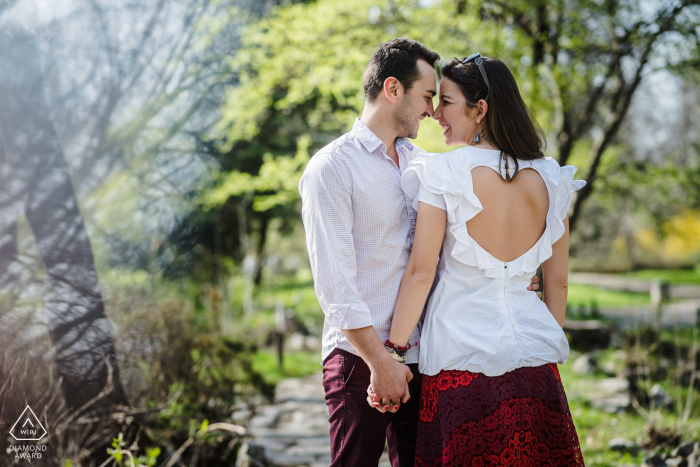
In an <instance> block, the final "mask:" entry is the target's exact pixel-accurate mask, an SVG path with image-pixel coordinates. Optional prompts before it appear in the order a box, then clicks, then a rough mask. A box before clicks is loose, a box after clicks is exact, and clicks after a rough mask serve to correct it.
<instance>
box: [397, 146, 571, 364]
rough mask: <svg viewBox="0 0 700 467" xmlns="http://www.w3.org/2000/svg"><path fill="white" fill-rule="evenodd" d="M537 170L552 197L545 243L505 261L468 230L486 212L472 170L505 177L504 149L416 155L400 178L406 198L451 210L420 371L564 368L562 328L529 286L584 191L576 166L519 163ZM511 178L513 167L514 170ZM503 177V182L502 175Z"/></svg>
mask: <svg viewBox="0 0 700 467" xmlns="http://www.w3.org/2000/svg"><path fill="white" fill-rule="evenodd" d="M518 163H519V165H520V169H521V170H522V169H534V170H535V171H537V172H538V173H539V174H540V176H541V177H542V179H543V181H544V183H545V185H546V187H547V191H548V193H549V210H548V212H547V217H546V222H545V223H546V225H545V230H544V233H543V234H542V237H541V238H540V239H539V240H538V241H537V243H535V245H534V246H533V247H532V248H530V249H529V250H528V251H527V252H526V253H524V254H523V255H521V256H520V257H518V258H517V259H515V260H513V261H508V262H503V261H500V260H498V259H497V258H495V257H494V256H492V255H491V254H489V253H488V252H487V251H486V250H484V249H483V248H482V247H481V246H480V245H479V244H478V243H477V242H476V241H474V239H473V238H471V236H470V235H469V232H468V230H467V221H468V220H470V219H471V218H473V217H474V216H476V215H477V214H478V213H479V212H480V211H481V210H482V206H481V202H480V201H479V199H478V198H477V197H476V195H475V193H474V187H473V183H472V177H471V171H472V169H474V168H475V167H490V168H492V169H493V170H495V171H496V172H498V173H501V174H503V175H504V174H505V168H503V167H501V155H500V151H494V150H487V149H478V148H474V147H466V148H460V149H457V150H455V151H451V152H448V153H444V154H434V155H427V154H426V155H425V156H421V157H416V158H414V160H413V161H412V162H411V163H410V164H409V165H408V167H407V168H406V170H405V171H404V174H403V179H402V186H403V188H404V191H405V192H406V194H407V195H409V196H410V197H411V198H412V199H413V200H414V207H415V208H417V207H418V202H424V203H427V204H430V205H432V206H435V207H438V208H440V209H443V210H445V211H446V214H447V229H446V232H445V238H444V241H443V245H442V248H443V254H442V256H441V258H440V262H439V263H438V276H439V279H440V280H439V282H438V285H437V287H436V289H435V292H434V293H433V295H432V297H431V298H430V301H429V302H428V307H427V312H426V316H425V323H424V325H423V328H422V335H421V354H420V363H419V370H420V372H421V373H423V374H427V375H435V374H437V373H439V372H440V370H461V371H465V370H466V371H471V372H474V373H483V374H485V375H487V376H499V375H502V374H504V373H506V372H508V371H512V370H514V369H516V368H521V367H523V366H539V365H543V364H545V363H555V362H558V363H564V362H565V361H566V359H567V358H568V354H569V345H568V342H567V340H566V336H565V335H564V332H563V331H562V329H561V326H559V324H558V323H557V321H556V320H555V319H554V317H553V316H552V314H551V313H550V312H549V310H548V309H547V306H546V305H545V304H544V303H543V302H542V301H541V300H540V299H538V298H537V295H536V293H535V292H529V291H528V290H527V287H528V286H529V285H530V279H531V278H532V276H533V275H534V274H535V271H537V268H538V267H539V265H540V264H542V263H543V262H544V261H546V260H547V259H548V258H550V257H551V256H552V245H553V244H554V243H555V242H556V241H557V240H559V239H560V238H561V237H562V235H564V232H565V228H564V223H563V221H564V219H565V217H566V214H567V211H568V209H569V205H570V204H571V192H572V191H575V190H578V189H580V188H581V187H583V186H584V185H585V182H583V181H581V180H573V176H574V173H575V172H576V168H575V167H573V166H565V167H559V164H558V163H557V162H556V161H554V160H553V159H551V158H543V159H536V160H534V161H518ZM509 166H510V169H511V175H513V170H512V168H513V166H514V164H509ZM503 175H502V176H503Z"/></svg>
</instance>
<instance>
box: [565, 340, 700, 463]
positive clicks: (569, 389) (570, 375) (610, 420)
mask: <svg viewBox="0 0 700 467" xmlns="http://www.w3.org/2000/svg"><path fill="white" fill-rule="evenodd" d="M579 356H580V354H579V353H578V352H576V351H572V352H571V355H570V356H569V360H568V361H567V363H565V364H563V365H559V372H560V374H561V379H562V383H563V385H564V389H565V391H566V395H567V398H568V401H569V408H570V409H571V415H572V417H573V420H574V425H575V426H576V431H577V433H578V436H579V442H580V443H581V450H582V452H583V456H584V460H585V462H586V465H587V466H597V467H614V466H619V465H620V464H631V465H640V463H641V460H642V458H643V457H644V456H645V455H646V453H645V451H644V450H640V452H639V454H637V455H634V456H633V455H630V454H625V455H622V454H619V453H617V452H614V451H610V449H609V448H608V442H609V441H610V440H611V439H613V438H625V439H629V440H631V441H633V442H635V443H636V444H637V445H640V446H641V445H642V444H643V443H644V441H645V439H646V438H647V435H648V434H647V421H646V420H645V419H644V418H643V417H642V416H640V415H639V414H638V413H637V412H636V411H634V409H632V410H631V411H625V412H621V413H606V412H604V411H602V410H598V409H596V408H595V407H592V406H591V403H590V402H591V401H590V399H591V395H593V394H596V393H597V392H598V389H597V383H598V381H600V380H601V379H602V378H606V377H607V376H606V375H605V374H603V373H602V372H601V373H598V374H594V375H579V374H576V373H574V372H573V370H572V366H573V362H574V361H575V360H576V358H577V357H579ZM595 356H596V357H597V359H598V361H599V365H600V366H601V367H602V366H603V365H604V364H605V362H607V361H610V360H614V355H613V349H610V350H606V351H600V352H596V353H595ZM617 363H618V364H619V363H621V362H617ZM662 386H663V387H664V388H665V389H666V390H667V391H668V393H669V394H670V395H671V396H676V395H682V396H685V395H686V394H687V393H686V391H685V390H681V392H680V394H679V393H678V391H679V389H681V388H679V387H678V386H674V385H673V383H672V381H670V380H668V381H663V382H662ZM697 411H698V409H697V404H696V409H695V410H694V412H696V413H695V414H694V416H693V417H692V418H693V419H697ZM657 415H658V416H659V419H658V420H657V423H659V424H660V425H661V426H664V427H672V426H674V423H675V421H676V416H675V414H674V413H672V412H666V411H659V412H657ZM689 428H690V430H689V431H688V432H686V433H685V436H687V437H690V438H692V439H697V438H698V436H699V435H700V433H699V429H698V425H697V424H695V425H693V426H692V427H689Z"/></svg>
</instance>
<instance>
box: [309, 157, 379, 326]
mask: <svg viewBox="0 0 700 467" xmlns="http://www.w3.org/2000/svg"><path fill="white" fill-rule="evenodd" d="M344 169H345V168H344V166H343V165H342V164H341V163H340V162H339V161H337V160H335V159H334V154H333V153H327V154H317V155H315V156H314V157H312V158H311V161H310V162H309V164H308V165H307V167H306V169H305V170H304V174H303V175H302V177H301V180H300V182H299V192H300V193H301V200H302V208H301V215H302V219H303V221H304V229H305V231H306V247H307V249H308V251H309V260H310V262H311V272H312V273H313V278H314V287H315V290H316V296H317V297H318V301H319V304H320V305H321V309H323V313H324V314H325V316H326V321H327V322H328V324H329V325H330V326H332V327H334V328H338V329H359V328H363V327H367V326H372V325H373V322H372V315H371V313H370V310H369V307H368V306H367V304H366V303H365V302H364V301H363V300H362V296H361V295H360V293H359V291H358V288H357V283H356V277H357V257H356V255H355V244H354V241H353V236H352V227H353V210H352V180H351V178H350V176H349V174H348V173H347V172H346V171H345V170H344Z"/></svg>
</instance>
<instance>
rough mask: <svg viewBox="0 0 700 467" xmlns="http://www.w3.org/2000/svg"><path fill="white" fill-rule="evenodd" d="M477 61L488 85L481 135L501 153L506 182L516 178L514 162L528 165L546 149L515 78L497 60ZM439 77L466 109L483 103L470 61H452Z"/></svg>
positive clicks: (479, 78) (483, 90)
mask: <svg viewBox="0 0 700 467" xmlns="http://www.w3.org/2000/svg"><path fill="white" fill-rule="evenodd" d="M481 59H482V61H483V66H484V70H485V71H486V76H487V78H488V80H489V84H490V85H491V95H490V96H489V100H488V101H487V103H488V105H489V108H488V111H487V113H486V118H485V119H484V120H483V121H482V125H483V127H482V129H481V134H482V137H483V138H486V139H487V140H488V141H489V142H490V143H491V144H493V145H494V146H496V147H497V148H498V149H500V150H501V159H502V160H503V162H504V163H505V169H506V180H507V181H509V182H510V181H511V180H512V179H513V178H515V176H516V175H517V174H518V159H520V160H525V161H531V160H535V159H540V158H542V157H544V153H543V146H544V148H545V149H546V147H547V140H546V138H545V135H544V132H543V131H542V128H540V126H539V125H538V124H537V122H536V121H535V119H534V118H533V116H532V113H530V109H528V108H527V106H526V105H525V102H523V98H522V97H521V96H520V91H519V90H518V85H517V83H516V82H515V78H514V77H513V74H512V73H511V72H510V70H509V69H508V67H507V66H506V65H505V63H503V62H502V61H500V60H498V59H497V58H490V57H481ZM442 76H443V78H447V79H449V80H451V81H453V82H454V83H455V84H457V86H459V89H460V90H461V91H462V94H463V95H464V98H465V99H466V101H467V107H469V108H475V107H477V103H478V102H479V100H480V99H484V98H485V97H486V95H487V93H488V91H489V89H488V87H487V86H486V82H485V81H484V78H483V77H482V76H481V72H480V71H479V67H478V66H477V64H476V63H474V61H473V60H471V61H469V62H467V63H463V60H458V59H456V58H453V59H452V61H450V63H448V64H447V65H445V66H444V67H442ZM509 155H510V156H512V158H513V162H514V163H515V172H514V173H513V177H511V176H510V175H509V173H508V159H509V157H508V156H509Z"/></svg>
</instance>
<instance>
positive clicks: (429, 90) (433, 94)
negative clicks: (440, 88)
mask: <svg viewBox="0 0 700 467" xmlns="http://www.w3.org/2000/svg"><path fill="white" fill-rule="evenodd" d="M425 92H429V93H430V95H431V96H432V97H435V95H436V94H437V93H436V92H435V91H433V90H432V89H428V90H426V91H425Z"/></svg>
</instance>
